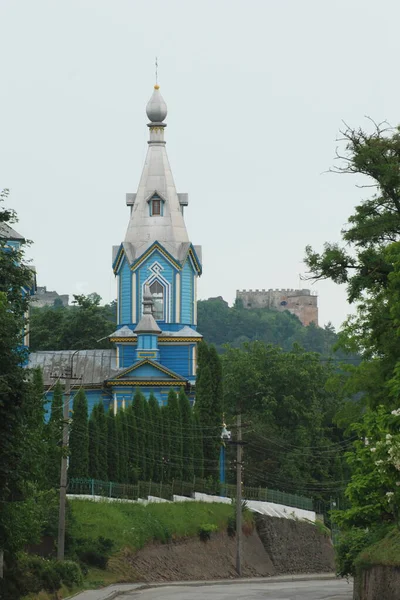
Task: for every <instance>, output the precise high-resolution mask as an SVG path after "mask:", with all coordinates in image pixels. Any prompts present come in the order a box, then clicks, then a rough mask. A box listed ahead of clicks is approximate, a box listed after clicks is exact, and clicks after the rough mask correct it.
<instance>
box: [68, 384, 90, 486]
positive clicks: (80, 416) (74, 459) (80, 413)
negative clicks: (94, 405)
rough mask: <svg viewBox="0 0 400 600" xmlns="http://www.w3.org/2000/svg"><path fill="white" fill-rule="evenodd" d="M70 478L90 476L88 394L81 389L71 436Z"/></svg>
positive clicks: (73, 417) (75, 404) (75, 402)
mask: <svg viewBox="0 0 400 600" xmlns="http://www.w3.org/2000/svg"><path fill="white" fill-rule="evenodd" d="M69 452H70V458H69V467H68V474H69V476H70V477H88V474H89V428H88V405H87V399H86V394H85V391H84V389H83V388H80V389H79V390H78V392H77V393H76V394H75V396H74V402H73V409H72V423H71V427H70V434H69Z"/></svg>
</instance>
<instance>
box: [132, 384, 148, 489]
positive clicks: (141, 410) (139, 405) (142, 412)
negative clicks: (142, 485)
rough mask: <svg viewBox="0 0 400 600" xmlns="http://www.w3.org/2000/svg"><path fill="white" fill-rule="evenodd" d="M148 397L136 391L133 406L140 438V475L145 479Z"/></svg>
mask: <svg viewBox="0 0 400 600" xmlns="http://www.w3.org/2000/svg"><path fill="white" fill-rule="evenodd" d="M145 403H146V398H145V397H144V395H143V394H142V392H141V391H140V390H139V389H138V390H136V392H135V395H134V397H133V402H132V408H133V412H134V415H135V419H136V428H137V438H138V458H139V461H138V477H139V479H142V480H145V479H146V474H147V465H146V408H145Z"/></svg>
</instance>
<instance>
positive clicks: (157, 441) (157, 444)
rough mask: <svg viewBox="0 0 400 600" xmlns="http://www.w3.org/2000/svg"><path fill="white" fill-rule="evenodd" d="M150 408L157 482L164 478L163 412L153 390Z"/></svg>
mask: <svg viewBox="0 0 400 600" xmlns="http://www.w3.org/2000/svg"><path fill="white" fill-rule="evenodd" d="M149 409H150V413H151V421H152V427H153V456H154V466H153V481H156V482H157V483H158V482H160V481H161V480H162V432H161V413H160V406H159V404H158V401H157V398H156V397H155V396H154V394H153V392H152V393H151V394H150V397H149Z"/></svg>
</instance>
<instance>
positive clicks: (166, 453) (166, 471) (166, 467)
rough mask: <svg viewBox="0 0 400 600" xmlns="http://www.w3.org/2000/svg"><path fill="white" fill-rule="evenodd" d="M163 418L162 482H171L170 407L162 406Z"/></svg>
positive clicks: (161, 414)
mask: <svg viewBox="0 0 400 600" xmlns="http://www.w3.org/2000/svg"><path fill="white" fill-rule="evenodd" d="M160 416H161V419H160V421H161V434H162V436H161V440H162V448H161V451H162V479H161V481H170V471H171V466H172V465H171V460H170V454H171V435H170V418H169V409H168V406H162V407H161V410H160Z"/></svg>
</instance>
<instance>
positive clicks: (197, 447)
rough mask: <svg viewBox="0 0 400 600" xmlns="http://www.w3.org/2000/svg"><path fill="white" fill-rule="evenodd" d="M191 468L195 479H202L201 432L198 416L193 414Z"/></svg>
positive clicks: (202, 454) (195, 413)
mask: <svg viewBox="0 0 400 600" xmlns="http://www.w3.org/2000/svg"><path fill="white" fill-rule="evenodd" d="M193 467H194V474H195V476H196V477H200V478H203V477H204V453H203V432H202V429H201V425H200V420H199V415H198V414H197V412H196V411H194V414H193Z"/></svg>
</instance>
